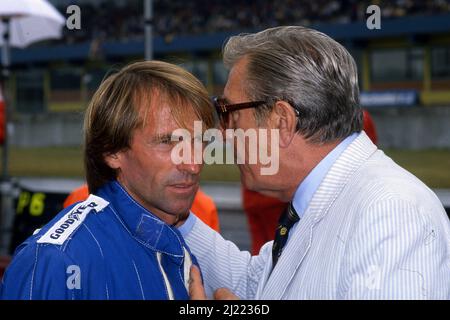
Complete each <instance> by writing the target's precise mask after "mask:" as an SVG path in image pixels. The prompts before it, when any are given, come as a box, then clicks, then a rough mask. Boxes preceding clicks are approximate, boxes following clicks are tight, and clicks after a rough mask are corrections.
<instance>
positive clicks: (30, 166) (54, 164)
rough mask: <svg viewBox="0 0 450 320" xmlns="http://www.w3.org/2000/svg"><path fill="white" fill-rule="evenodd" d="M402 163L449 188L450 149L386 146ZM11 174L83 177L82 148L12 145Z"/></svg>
mask: <svg viewBox="0 0 450 320" xmlns="http://www.w3.org/2000/svg"><path fill="white" fill-rule="evenodd" d="M385 152H386V154H387V155H389V156H390V157H391V158H393V159H394V161H396V162H397V163H398V164H399V165H401V166H402V167H404V168H405V169H407V170H408V171H410V172H412V173H413V174H414V175H416V176H417V177H419V178H420V179H421V180H422V181H424V182H425V183H426V184H427V185H428V186H430V187H432V188H450V150H421V151H415V150H385ZM9 172H10V175H12V176H34V177H36V176H41V177H76V178H80V177H83V162H82V150H81V148H79V147H78V148H77V147H58V148H56V147H55V148H12V149H11V151H10V160H9ZM202 180H203V181H238V180H239V170H238V168H237V167H236V166H235V165H205V167H204V169H203V172H202Z"/></svg>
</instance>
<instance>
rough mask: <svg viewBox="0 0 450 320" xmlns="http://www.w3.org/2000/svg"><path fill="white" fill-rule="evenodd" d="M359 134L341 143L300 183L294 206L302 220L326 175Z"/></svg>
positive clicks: (354, 134)
mask: <svg viewBox="0 0 450 320" xmlns="http://www.w3.org/2000/svg"><path fill="white" fill-rule="evenodd" d="M358 135H359V133H353V134H352V135H350V136H348V137H347V138H345V139H344V140H342V141H341V143H339V144H338V145H337V146H336V147H335V148H334V149H333V150H331V152H330V153H328V154H327V155H326V157H325V158H323V159H322V160H321V161H320V162H319V163H318V164H317V165H316V166H315V167H314V169H312V170H311V172H310V173H309V174H308V175H307V176H306V178H305V179H304V180H303V181H302V182H301V183H300V185H299V186H298V188H297V190H296V191H295V193H294V198H293V200H292V204H293V206H294V208H295V211H297V214H298V215H299V217H300V218H302V217H303V215H304V213H305V211H306V209H307V208H308V206H309V203H310V201H311V199H312V197H313V195H314V193H315V192H316V191H317V189H318V188H319V186H320V183H321V182H322V180H323V179H324V178H325V176H326V174H327V173H328V171H329V170H330V168H331V167H332V166H333V164H334V162H335V161H336V160H337V158H339V156H340V155H341V153H342V152H343V151H344V150H345V149H346V148H347V147H348V146H349V145H350V144H351V143H352V142H353V140H355V139H356V138H357V137H358Z"/></svg>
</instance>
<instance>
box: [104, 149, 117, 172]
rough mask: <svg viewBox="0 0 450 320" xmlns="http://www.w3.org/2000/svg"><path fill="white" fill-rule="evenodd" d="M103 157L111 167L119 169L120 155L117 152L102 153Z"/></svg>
mask: <svg viewBox="0 0 450 320" xmlns="http://www.w3.org/2000/svg"><path fill="white" fill-rule="evenodd" d="M103 158H104V159H105V162H106V164H107V165H108V166H109V167H110V168H111V169H119V168H120V166H121V155H120V153H119V152H116V153H108V154H104V155H103Z"/></svg>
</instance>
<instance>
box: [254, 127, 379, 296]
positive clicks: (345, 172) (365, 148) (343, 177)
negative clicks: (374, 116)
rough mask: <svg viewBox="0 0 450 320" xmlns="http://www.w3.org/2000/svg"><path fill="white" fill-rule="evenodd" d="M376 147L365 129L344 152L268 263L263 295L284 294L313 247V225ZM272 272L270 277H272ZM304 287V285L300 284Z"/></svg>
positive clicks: (261, 292) (326, 211)
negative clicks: (275, 258) (275, 257)
mask: <svg viewBox="0 0 450 320" xmlns="http://www.w3.org/2000/svg"><path fill="white" fill-rule="evenodd" d="M376 150H377V147H376V146H375V145H374V144H373V143H372V141H371V140H370V139H369V137H368V136H367V135H366V133H365V132H364V131H362V132H361V134H360V135H359V136H358V137H357V138H356V139H355V140H354V141H353V142H352V143H351V144H350V145H349V146H348V147H347V149H346V150H345V151H344V152H342V154H341V155H340V156H339V158H338V159H337V160H336V162H335V163H334V164H333V165H332V167H331V168H330V170H329V171H328V173H327V174H326V176H325V178H324V179H323V181H322V182H321V184H320V186H319V188H318V189H317V191H316V192H315V194H314V196H313V198H312V199H311V202H310V204H309V206H308V208H307V209H306V212H305V214H304V216H303V218H302V219H301V220H300V221H299V222H298V226H297V227H296V228H295V230H293V231H294V233H293V234H292V235H291V236H290V238H289V240H288V242H287V244H286V247H285V249H284V250H283V254H282V255H281V257H280V259H279V260H278V263H277V265H276V268H275V269H274V270H272V273H271V274H270V270H271V269H272V259H268V263H266V266H265V272H264V275H265V277H266V278H265V279H263V282H262V284H261V285H260V290H259V294H260V295H261V296H260V298H261V299H275V300H279V299H281V298H282V296H283V294H284V292H285V291H286V289H287V287H288V285H289V283H290V282H291V280H292V278H293V277H294V276H295V273H296V271H297V269H298V268H299V267H300V264H301V263H302V261H303V259H304V258H305V256H306V255H307V253H308V251H309V248H310V247H311V243H312V237H313V232H314V227H315V226H316V225H317V223H319V222H320V220H322V218H323V217H324V216H325V215H326V214H327V213H328V210H329V208H330V207H331V205H332V204H333V203H334V201H335V200H336V198H337V197H338V196H339V194H340V192H341V191H342V189H343V188H344V187H345V185H346V184H347V183H348V181H349V179H350V177H351V176H352V175H353V174H354V173H355V171H356V170H358V168H360V167H361V165H363V164H364V163H365V162H366V161H367V159H369V157H370V156H371V155H372V154H373V153H374V152H375V151H376ZM269 274H270V277H269ZM299 290H301V288H299Z"/></svg>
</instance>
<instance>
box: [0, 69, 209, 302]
mask: <svg viewBox="0 0 450 320" xmlns="http://www.w3.org/2000/svg"><path fill="white" fill-rule="evenodd" d="M194 121H202V122H203V127H206V128H210V127H212V126H213V125H214V116H213V113H212V108H211V105H210V101H209V98H208V94H207V91H206V90H205V88H204V87H203V86H202V84H201V83H200V82H199V81H198V80H197V79H196V78H195V77H194V76H193V75H191V74H190V73H188V72H187V71H185V70H183V69H182V68H180V67H177V66H175V65H172V64H168V63H164V62H159V61H146V62H138V63H134V64H131V65H129V66H127V67H125V68H124V69H122V70H121V71H119V72H118V73H116V74H114V75H112V76H110V77H109V78H107V79H106V80H105V81H104V82H103V83H102V84H101V85H100V87H99V89H98V90H97V92H96V93H95V94H94V96H93V98H92V101H91V103H90V105H89V107H88V109H87V111H86V116H85V123H84V137H85V150H84V159H85V168H86V178H87V182H88V186H89V190H90V192H91V195H90V196H89V198H88V199H87V200H85V201H83V202H79V203H76V204H74V205H73V206H71V207H69V208H67V209H65V210H63V211H62V212H61V213H59V214H58V215H57V216H56V217H55V218H54V219H53V220H52V221H50V223H48V224H47V225H45V226H44V227H43V228H42V229H41V230H38V231H37V232H35V234H34V235H32V236H31V237H30V238H28V239H27V240H26V241H25V242H24V243H23V244H22V245H20V246H19V247H18V248H17V249H16V252H15V255H14V258H13V261H12V263H11V264H10V266H9V268H8V269H7V271H6V273H5V276H4V278H3V282H2V284H1V287H0V298H2V299H188V298H189V295H188V283H189V274H190V267H191V265H192V264H196V260H195V257H194V256H193V255H192V254H191V253H190V251H189V249H188V248H187V246H186V244H185V242H184V240H183V238H182V236H181V234H180V233H179V232H178V230H177V228H176V226H178V225H179V224H180V223H182V221H183V220H184V219H185V218H186V217H187V216H188V214H189V208H190V207H191V204H192V201H193V199H194V196H195V194H196V191H197V189H198V186H199V175H200V171H201V168H202V164H198V161H184V162H181V163H180V162H179V161H178V162H177V161H173V153H174V152H173V151H174V149H175V146H177V143H176V142H177V141H172V140H174V139H171V137H172V133H173V132H174V130H176V129H177V128H179V127H180V126H181V127H182V128H183V129H186V130H188V132H192V131H193V128H194ZM178 140H180V139H178ZM180 143H184V144H186V143H187V145H188V147H189V148H193V146H194V143H192V141H189V139H186V137H184V136H183V141H182V142H180ZM200 146H201V148H203V144H200ZM184 147H186V146H185V145H184ZM184 150H186V149H184ZM190 151H193V150H190ZM200 151H202V150H200ZM192 153H194V152H192ZM189 159H190V160H193V159H192V158H189Z"/></svg>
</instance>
